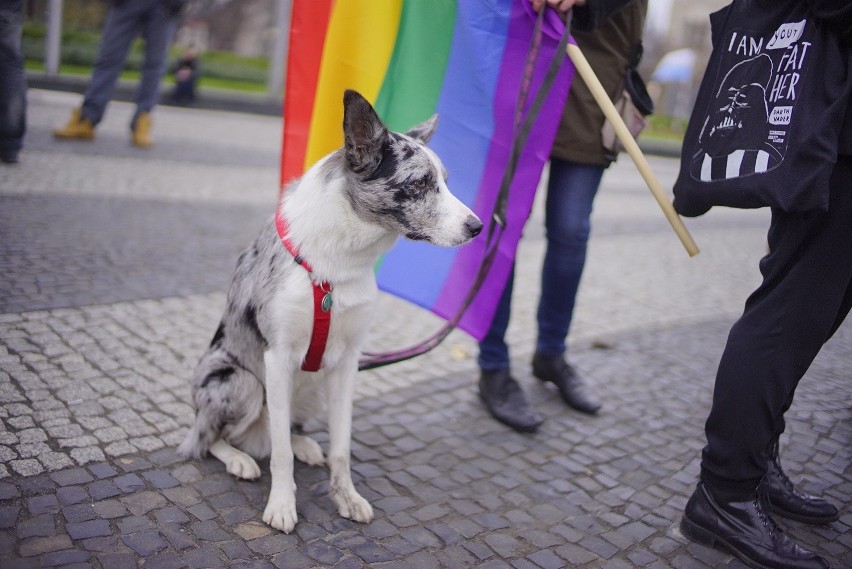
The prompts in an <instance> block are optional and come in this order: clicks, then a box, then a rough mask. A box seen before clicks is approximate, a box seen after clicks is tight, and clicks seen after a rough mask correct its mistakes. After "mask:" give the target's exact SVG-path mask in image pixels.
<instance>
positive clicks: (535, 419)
mask: <svg viewBox="0 0 852 569" xmlns="http://www.w3.org/2000/svg"><path fill="white" fill-rule="evenodd" d="M514 277H515V267H514V265H513V266H512V271H511V272H510V273H509V279H508V281H507V282H506V288H505V289H504V290H503V294H502V296H501V297H500V303H499V304H498V305H497V312H496V313H495V314H494V320H492V321H491V327H490V328H489V329H488V332H487V333H486V334H485V337H484V338H483V339H482V341H481V342H480V343H479V356H478V358H477V362H478V363H479V370H480V374H479V384H478V387H479V396H480V397H481V398H482V401H483V403H485V408H486V409H488V412H489V413H491V415H492V416H493V417H494V418H495V419H497V420H498V421H500V422H501V423H503V424H505V425H508V426H510V427H512V428H513V429H515V430H516V431H522V432H534V431H536V430H537V429H538V427H539V426H540V425H541V423H542V418H541V417H540V416H539V415H538V413H536V411H535V409H533V407H532V405H530V402H529V400H527V396H526V394H524V391H523V390H522V389H521V386H520V385H519V384H518V382H517V380H515V378H514V377H512V374H511V373H510V371H509V366H510V363H509V347H508V346H507V345H506V329H507V328H508V327H509V314H510V312H511V308H512V288H513V284H514Z"/></svg>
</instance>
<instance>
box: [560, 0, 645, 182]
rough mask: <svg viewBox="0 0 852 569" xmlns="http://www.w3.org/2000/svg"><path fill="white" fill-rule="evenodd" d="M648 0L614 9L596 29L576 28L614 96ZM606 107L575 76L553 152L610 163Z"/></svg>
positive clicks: (582, 45)
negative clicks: (605, 144) (606, 148)
mask: <svg viewBox="0 0 852 569" xmlns="http://www.w3.org/2000/svg"><path fill="white" fill-rule="evenodd" d="M647 9H648V0H634V1H632V2H630V3H629V4H627V5H626V6H624V7H622V8H621V9H620V10H618V11H616V12H614V13H613V14H612V16H610V17H609V18H607V19H606V20H605V21H603V22H602V23H601V24H600V25H599V27H597V28H596V29H594V30H592V31H577V29H576V26H575V28H574V30H573V32H572V33H573V35H574V39H576V40H577V45H578V46H579V47H580V49H581V50H582V52H583V55H585V56H586V59H588V61H589V64H590V65H591V67H592V70H594V72H595V74H596V75H597V76H598V79H600V81H601V84H602V85H603V87H604V89H605V90H606V92H607V93H609V96H610V100H615V99H616V98H617V96H618V95H619V94H621V92H622V88H623V85H624V75H625V72H626V70H627V66H628V63H629V61H630V58H631V56H632V55H633V52H634V49H635V48H636V45H637V44H638V43H639V42H640V41H641V39H642V29H643V27H644V25H645V14H646V12H647ZM603 124H604V115H603V111H601V110H600V107H598V104H597V103H596V102H595V100H594V98H593V97H592V94H591V92H590V91H589V88H588V87H587V86H586V84H585V82H584V81H583V79H582V78H581V77H580V76H579V74H578V75H575V76H574V80H573V82H572V83H571V91H570V93H569V95H568V102H567V103H566V104H565V111H564V112H563V113H562V119H561V121H560V124H559V130H558V131H557V133H556V139H555V140H554V143H553V149H552V150H551V156H554V157H556V158H561V159H563V160H570V161H572V162H578V163H580V164H593V165H600V166H606V165H608V164H609V163H610V159H609V158H608V157H607V153H606V152H605V151H604V149H603V147H602V145H601V127H603Z"/></svg>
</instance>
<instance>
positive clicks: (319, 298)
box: [275, 210, 333, 371]
mask: <svg viewBox="0 0 852 569" xmlns="http://www.w3.org/2000/svg"><path fill="white" fill-rule="evenodd" d="M275 227H276V228H277V229H278V236H279V237H281V242H282V243H283V244H284V247H285V248H286V249H287V251H289V253H290V254H291V255H293V260H295V261H296V263H298V264H299V265H301V266H302V268H304V269H305V270H306V271H308V275H309V276H310V277H311V286H312V287H313V289H314V328H313V332H312V333H311V344H310V346H308V353H307V354H306V355H305V360H304V361H303V362H302V369H303V370H304V371H318V370H319V369H320V367H322V355H323V354H324V353H325V345H326V342H328V329H329V327H330V326H331V305H332V303H333V299H332V297H331V290H332V288H331V283H329V282H325V281H323V282H321V283H317V281H315V280H314V270H313V269H312V268H311V266H310V265H309V264H308V262H307V261H306V260H305V259H303V258H302V256H301V255H299V252H298V251H297V250H296V248H295V247H294V246H293V244H292V243H291V242H290V240H289V239H287V237H286V235H287V233H288V231H289V227H288V226H287V220H285V219H284V216H282V215H281V211H280V210H279V211H276V212H275Z"/></svg>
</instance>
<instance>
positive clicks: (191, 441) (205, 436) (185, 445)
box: [177, 410, 222, 458]
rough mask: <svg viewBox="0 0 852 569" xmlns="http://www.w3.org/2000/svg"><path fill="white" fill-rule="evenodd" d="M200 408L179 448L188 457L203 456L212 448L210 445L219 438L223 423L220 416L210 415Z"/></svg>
mask: <svg viewBox="0 0 852 569" xmlns="http://www.w3.org/2000/svg"><path fill="white" fill-rule="evenodd" d="M209 415H211V413H206V412H205V411H203V410H200V411H199V412H198V413H197V414H196V416H195V423H193V425H192V427H191V428H190V429H189V432H188V433H187V434H186V437H185V438H184V439H183V442H182V443H180V446H178V448H177V452H178V454H179V455H181V456H183V457H186V458H201V457H202V456H204V455H205V454H207V451H208V450H209V449H210V445H212V444H213V443H214V442H216V439H218V438H219V433H220V432H221V430H222V423H221V420H220V419H219V417H211V416H209Z"/></svg>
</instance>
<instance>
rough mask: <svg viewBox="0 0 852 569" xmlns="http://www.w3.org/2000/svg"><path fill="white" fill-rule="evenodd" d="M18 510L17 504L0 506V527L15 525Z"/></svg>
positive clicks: (6, 527) (5, 527) (19, 509)
mask: <svg viewBox="0 0 852 569" xmlns="http://www.w3.org/2000/svg"><path fill="white" fill-rule="evenodd" d="M20 511H21V508H20V507H18V506H0V529H9V528H13V527H15V523H16V522H17V521H18V514H19V513H20Z"/></svg>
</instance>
